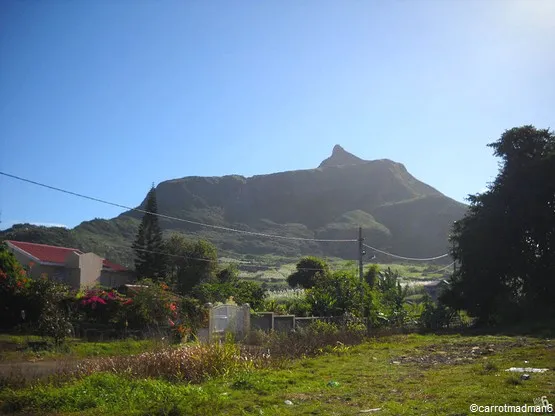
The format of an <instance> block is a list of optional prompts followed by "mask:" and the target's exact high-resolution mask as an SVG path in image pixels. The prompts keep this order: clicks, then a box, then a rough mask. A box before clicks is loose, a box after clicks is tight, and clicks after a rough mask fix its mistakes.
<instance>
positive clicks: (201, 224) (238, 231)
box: [0, 172, 357, 243]
mask: <svg viewBox="0 0 555 416" xmlns="http://www.w3.org/2000/svg"><path fill="white" fill-rule="evenodd" d="M0 175H4V176H7V177H9V178H12V179H17V180H19V181H22V182H27V183H31V184H33V185H37V186H41V187H43V188H48V189H51V190H54V191H58V192H63V193H65V194H69V195H73V196H77V197H79V198H84V199H88V200H91V201H95V202H100V203H102V204H106V205H111V206H114V207H118V208H123V209H127V210H130V211H136V212H140V213H142V214H151V215H156V216H158V217H160V218H165V219H168V220H173V221H181V222H186V223H188V224H193V225H198V226H201V227H208V228H213V229H216V230H222V231H229V232H234V233H242V234H248V235H253V236H257V237H265V238H277V239H282V240H292V241H314V242H327V243H332V242H335V243H352V242H355V241H357V240H355V239H351V240H334V239H321V238H304V237H289V236H284V235H276V234H266V233H259V232H254V231H246V230H238V229H235V228H229V227H222V226H219V225H213V224H205V223H202V222H197V221H191V220H186V219H184V218H177V217H172V216H170V215H164V214H159V213H155V212H150V211H146V210H144V209H140V208H133V207H128V206H126V205H122V204H118V203H115V202H110V201H106V200H103V199H99V198H94V197H92V196H88V195H83V194H79V193H77V192H72V191H68V190H66V189H61V188H57V187H55V186H51V185H46V184H44V183H40V182H36V181H32V180H30V179H25V178H22V177H20V176H16V175H11V174H9V173H5V172H0Z"/></svg>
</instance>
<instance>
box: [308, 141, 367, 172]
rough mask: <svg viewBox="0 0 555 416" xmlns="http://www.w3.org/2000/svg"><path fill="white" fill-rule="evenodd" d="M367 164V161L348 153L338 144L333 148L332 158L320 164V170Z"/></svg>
mask: <svg viewBox="0 0 555 416" xmlns="http://www.w3.org/2000/svg"><path fill="white" fill-rule="evenodd" d="M364 162H366V161H365V160H363V159H361V158H359V157H357V156H355V155H353V154H352V153H349V152H347V151H346V150H345V149H343V148H342V147H341V146H340V145H338V144H336V145H335V146H334V147H333V150H332V152H331V156H330V157H328V158H327V159H326V160H324V161H323V162H322V163H320V166H318V167H319V168H324V167H329V166H342V165H358V164H360V163H364Z"/></svg>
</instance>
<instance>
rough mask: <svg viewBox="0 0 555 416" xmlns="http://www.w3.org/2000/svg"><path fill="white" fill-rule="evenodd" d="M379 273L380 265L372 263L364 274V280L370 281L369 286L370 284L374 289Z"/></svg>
mask: <svg viewBox="0 0 555 416" xmlns="http://www.w3.org/2000/svg"><path fill="white" fill-rule="evenodd" d="M379 274H380V266H378V265H377V264H371V265H370V267H369V268H368V271H367V272H366V274H365V275H364V280H365V281H366V283H368V286H370V288H372V289H373V288H374V286H376V283H377V281H378V277H379Z"/></svg>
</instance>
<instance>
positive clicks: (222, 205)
mask: <svg viewBox="0 0 555 416" xmlns="http://www.w3.org/2000/svg"><path fill="white" fill-rule="evenodd" d="M156 191H157V198H158V207H159V212H160V213H161V214H165V215H168V216H172V217H177V218H184V219H187V220H190V221H193V222H200V223H207V224H212V225H215V226H223V227H231V228H236V229H241V230H245V231H251V232H259V233H266V234H278V235H287V236H292V237H300V238H317V239H354V238H356V237H357V232H358V227H359V226H361V227H363V229H364V236H365V239H366V242H367V243H368V244H370V245H372V246H374V247H377V248H380V249H385V250H387V251H391V252H394V253H397V254H400V255H404V256H408V257H431V256H435V255H438V254H442V253H444V252H446V250H447V244H448V243H447V236H448V234H449V231H450V227H451V225H452V223H453V221H456V220H458V219H460V218H462V216H463V215H464V213H465V210H466V206H465V205H464V204H461V203H458V202H456V201H454V200H452V199H450V198H448V197H446V196H444V195H443V194H441V193H440V192H438V191H437V190H435V189H434V188H432V187H431V186H429V185H426V184H424V183H422V182H420V181H418V180H417V179H416V178H414V177H413V176H412V175H410V173H409V172H408V171H407V170H406V168H405V167H404V166H403V165H402V164H400V163H396V162H393V161H391V160H387V159H383V160H374V161H364V160H362V159H360V158H358V157H356V156H354V155H351V154H350V153H348V152H346V151H345V150H343V149H342V148H341V147H340V146H336V147H335V148H334V149H333V153H332V155H331V156H330V157H329V158H328V159H326V160H325V161H324V162H322V164H321V165H320V167H319V168H317V169H308V170H299V171H289V172H281V173H275V174H270V175H258V176H253V177H250V178H245V177H243V176H238V175H230V176H223V177H186V178H181V179H173V180H168V181H164V182H162V183H160V184H159V185H158V186H157V188H156ZM144 203H145V201H143V202H142V204H141V205H140V207H143V206H144ZM141 216H142V214H141V213H138V212H135V211H130V212H125V213H123V214H121V215H120V216H118V217H117V218H113V219H110V220H100V219H95V220H92V221H86V222H83V223H82V224H80V225H79V226H77V227H75V228H74V229H73V230H64V229H59V228H48V227H36V226H30V225H23V226H22V225H18V226H14V227H13V228H12V229H9V230H6V231H4V232H2V233H0V238H3V239H7V238H9V239H19V240H26V241H33V242H41V243H48V244H57V245H66V246H75V247H77V248H79V249H81V250H85V251H88V250H90V251H94V252H96V253H98V254H100V255H104V256H106V257H108V258H110V259H112V260H114V261H119V262H121V263H122V264H126V265H131V264H132V251H131V249H130V246H131V243H132V241H133V238H134V236H135V233H136V230H137V227H138V224H139V221H140V218H141ZM160 223H161V226H162V228H163V230H164V232H166V233H170V232H181V233H185V234H187V235H190V236H191V237H193V238H197V237H202V238H207V239H209V240H211V241H212V242H213V243H214V244H216V245H217V247H218V248H219V249H220V250H223V251H226V256H228V257H229V256H232V255H235V256H241V255H247V254H251V255H261V254H275V255H279V256H291V257H298V256H300V255H305V254H314V255H326V256H336V257H343V258H347V259H352V258H355V257H356V255H357V245H356V243H317V242H307V241H300V240H283V239H275V238H263V237H260V236H251V235H247V234H240V233H232V232H228V231H223V230H217V229H213V228H208V227H202V226H200V225H197V224H192V223H189V222H183V221H176V220H170V219H161V220H160ZM227 251H230V252H231V253H227ZM379 258H380V257H379ZM381 258H382V259H384V258H383V256H382V257H381Z"/></svg>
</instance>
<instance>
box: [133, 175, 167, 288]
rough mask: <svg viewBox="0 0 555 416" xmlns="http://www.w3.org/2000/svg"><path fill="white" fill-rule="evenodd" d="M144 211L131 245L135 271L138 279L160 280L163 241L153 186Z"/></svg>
mask: <svg viewBox="0 0 555 416" xmlns="http://www.w3.org/2000/svg"><path fill="white" fill-rule="evenodd" d="M145 211H147V213H145V214H144V216H143V219H142V221H141V224H140V225H139V231H138V232H137V237H136V239H135V242H134V243H133V249H134V250H135V271H136V272H137V277H138V278H145V277H147V278H151V279H154V280H161V279H162V278H163V277H164V271H165V268H166V263H165V256H164V254H163V250H164V241H163V239H162V230H161V229H160V224H159V223H158V216H157V215H156V214H158V203H157V202H156V189H155V188H154V184H153V185H152V188H150V191H149V192H148V195H147V198H146V205H145Z"/></svg>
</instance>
